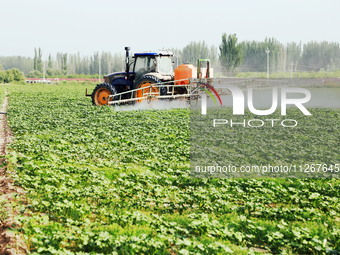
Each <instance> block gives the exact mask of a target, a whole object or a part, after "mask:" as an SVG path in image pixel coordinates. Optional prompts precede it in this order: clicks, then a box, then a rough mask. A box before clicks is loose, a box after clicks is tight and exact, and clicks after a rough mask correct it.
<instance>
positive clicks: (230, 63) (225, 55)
mask: <svg viewBox="0 0 340 255" xmlns="http://www.w3.org/2000/svg"><path fill="white" fill-rule="evenodd" d="M219 58H220V62H221V66H222V67H223V68H224V69H225V70H226V71H230V72H231V71H234V70H235V68H237V67H238V66H240V65H241V64H242V62H243V53H242V49H241V45H240V44H237V37H236V34H233V35H229V36H228V39H227V34H226V33H224V34H222V44H221V45H220V56H219Z"/></svg>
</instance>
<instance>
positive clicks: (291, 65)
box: [290, 62, 294, 79]
mask: <svg viewBox="0 0 340 255" xmlns="http://www.w3.org/2000/svg"><path fill="white" fill-rule="evenodd" d="M293 65H294V63H293V62H292V63H291V64H290V78H291V79H292V78H293Z"/></svg>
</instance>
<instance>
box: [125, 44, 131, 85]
mask: <svg viewBox="0 0 340 255" xmlns="http://www.w3.org/2000/svg"><path fill="white" fill-rule="evenodd" d="M129 50H130V47H125V51H126V78H125V79H129V67H130V63H129Z"/></svg>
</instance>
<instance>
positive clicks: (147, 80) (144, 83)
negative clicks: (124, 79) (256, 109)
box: [134, 75, 166, 103]
mask: <svg viewBox="0 0 340 255" xmlns="http://www.w3.org/2000/svg"><path fill="white" fill-rule="evenodd" d="M159 83H161V80H160V79H158V78H157V77H155V76H152V75H146V76H144V77H142V78H141V79H140V80H139V81H137V82H136V84H135V86H134V89H140V88H145V87H150V86H151V85H153V87H152V88H151V93H154V95H161V96H162V95H166V87H161V86H159V85H158V84H159ZM149 93H150V88H147V89H144V91H143V90H137V91H135V92H134V98H136V99H138V98H142V97H145V96H146V95H148V94H149ZM158 93H159V94H158ZM143 100H144V99H138V100H136V102H138V103H139V102H142V101H143ZM149 100H150V98H149V99H148V102H149Z"/></svg>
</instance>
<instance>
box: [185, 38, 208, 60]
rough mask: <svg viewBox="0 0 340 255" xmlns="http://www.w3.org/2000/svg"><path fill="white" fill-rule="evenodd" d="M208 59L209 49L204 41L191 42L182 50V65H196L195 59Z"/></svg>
mask: <svg viewBox="0 0 340 255" xmlns="http://www.w3.org/2000/svg"><path fill="white" fill-rule="evenodd" d="M199 58H203V59H204V58H209V48H208V45H207V44H206V43H205V41H202V42H191V43H189V44H188V45H187V46H185V47H184V48H183V50H182V61H183V63H190V64H193V65H196V64H197V59H199Z"/></svg>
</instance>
